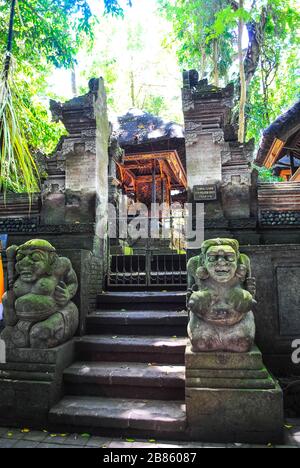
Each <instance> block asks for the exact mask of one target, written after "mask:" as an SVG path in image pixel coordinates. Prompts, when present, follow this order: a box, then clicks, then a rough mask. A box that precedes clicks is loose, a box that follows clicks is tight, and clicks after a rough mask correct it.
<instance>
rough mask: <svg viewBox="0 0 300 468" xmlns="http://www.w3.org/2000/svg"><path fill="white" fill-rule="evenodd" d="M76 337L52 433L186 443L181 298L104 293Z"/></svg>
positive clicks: (54, 412) (178, 295)
mask: <svg viewBox="0 0 300 468" xmlns="http://www.w3.org/2000/svg"><path fill="white" fill-rule="evenodd" d="M99 305H100V307H99V310H97V311H96V312H94V313H93V314H91V315H90V316H89V317H88V318H87V335H86V336H83V337H81V338H78V339H77V343H76V348H77V361H76V362H75V363H74V364H73V365H72V366H70V367H69V368H68V369H66V371H65V373H64V386H65V395H66V396H65V397H64V398H63V399H62V400H61V401H60V402H59V403H58V404H57V405H56V406H55V407H54V408H52V410H51V412H50V423H51V425H52V426H53V428H55V431H57V430H58V428H60V429H61V430H67V431H68V432H71V431H73V432H74V431H84V432H89V433H95V434H101V435H102V434H103V435H105V436H132V437H133V436H136V437H140V438H143V437H145V438H153V437H154V438H159V439H169V438H170V439H173V440H176V439H177V440H179V439H181V440H182V439H184V438H185V428H186V412H185V367H184V353H185V347H186V342H187V339H186V327H187V313H186V312H185V311H183V310H184V307H185V295H184V293H181V292H169V293H163V292H146V293H145V292H130V293H115V292H113V293H106V294H103V295H102V296H100V297H99Z"/></svg>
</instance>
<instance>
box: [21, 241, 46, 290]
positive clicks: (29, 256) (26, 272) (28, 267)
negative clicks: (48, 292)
mask: <svg viewBox="0 0 300 468" xmlns="http://www.w3.org/2000/svg"><path fill="white" fill-rule="evenodd" d="M49 257H50V254H49V253H48V252H45V251H43V250H38V249H35V250H32V249H28V250H20V251H19V252H18V253H17V263H16V270H17V272H18V273H19V275H20V278H21V280H22V281H24V282H25V283H34V282H35V281H37V280H38V279H40V278H42V277H44V276H48V275H49V271H50V258H49Z"/></svg>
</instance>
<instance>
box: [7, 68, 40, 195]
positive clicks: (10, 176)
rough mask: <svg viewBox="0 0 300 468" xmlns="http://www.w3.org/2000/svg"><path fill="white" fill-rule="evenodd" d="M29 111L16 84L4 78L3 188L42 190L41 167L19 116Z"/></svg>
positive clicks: (9, 77)
mask: <svg viewBox="0 0 300 468" xmlns="http://www.w3.org/2000/svg"><path fill="white" fill-rule="evenodd" d="M21 112H26V110H25V109H24V104H23V102H22V101H21V99H19V97H18V94H17V93H16V91H15V87H14V85H13V83H12V78H11V71H10V73H9V76H8V78H6V76H5V74H4V73H3V74H2V76H1V78H0V191H3V192H4V193H6V191H7V190H8V189H9V188H11V187H14V189H15V191H16V192H27V193H28V194H29V196H30V194H32V193H34V192H37V191H38V190H39V176H38V170H37V166H36V164H35V161H34V159H33V157H32V155H31V153H30V150H29V148H28V144H27V140H26V137H25V133H24V131H23V129H22V128H21V125H20V122H19V118H18V115H20V113H21Z"/></svg>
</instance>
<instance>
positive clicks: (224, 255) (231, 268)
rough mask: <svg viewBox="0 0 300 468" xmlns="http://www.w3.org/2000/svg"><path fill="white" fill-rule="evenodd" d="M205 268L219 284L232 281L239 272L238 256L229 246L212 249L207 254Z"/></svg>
mask: <svg viewBox="0 0 300 468" xmlns="http://www.w3.org/2000/svg"><path fill="white" fill-rule="evenodd" d="M205 266H206V269H207V271H208V273H209V275H210V276H211V277H212V278H213V279H214V280H215V281H217V282H219V283H227V282H228V281H230V280H232V279H233V278H234V276H235V273H236V270H237V255H236V253H235V251H234V249H233V248H232V247H230V246H229V245H218V246H214V247H210V248H209V249H208V251H207V252H206V257H205Z"/></svg>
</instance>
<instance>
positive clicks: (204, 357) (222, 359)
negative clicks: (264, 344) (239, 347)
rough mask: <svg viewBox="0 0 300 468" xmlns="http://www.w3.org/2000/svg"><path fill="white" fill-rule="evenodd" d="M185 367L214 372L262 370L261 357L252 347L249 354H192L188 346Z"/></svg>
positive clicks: (257, 350)
mask: <svg viewBox="0 0 300 468" xmlns="http://www.w3.org/2000/svg"><path fill="white" fill-rule="evenodd" d="M185 365H186V368H187V370H190V369H202V370H203V369H215V370H224V369H229V370H233V369H234V370H261V369H263V368H264V364H263V360H262V355H261V352H260V351H259V349H258V348H257V347H256V346H254V347H253V349H252V351H250V352H249V353H243V354H240V353H223V352H217V353H211V352H207V353H194V352H193V351H192V347H191V346H190V345H188V346H187V349H186V353H185Z"/></svg>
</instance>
